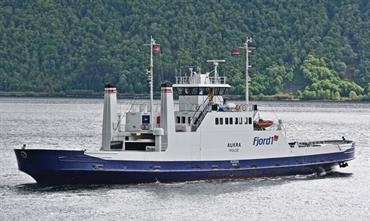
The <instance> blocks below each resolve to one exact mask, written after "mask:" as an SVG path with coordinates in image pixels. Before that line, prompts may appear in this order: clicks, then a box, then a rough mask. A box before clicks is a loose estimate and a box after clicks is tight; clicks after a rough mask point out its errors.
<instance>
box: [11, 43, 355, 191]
mask: <svg viewBox="0 0 370 221" xmlns="http://www.w3.org/2000/svg"><path fill="white" fill-rule="evenodd" d="M250 41H251V39H250V38H247V40H246V42H245V43H244V45H243V48H244V49H245V55H246V100H245V102H239V103H230V102H225V99H224V96H225V94H226V93H227V91H228V90H229V89H230V87H231V86H230V85H229V84H228V83H227V78H226V77H224V76H220V75H219V73H218V69H217V68H218V65H220V64H221V63H223V62H225V60H208V62H211V63H213V64H214V69H213V71H211V72H206V73H201V72H197V71H195V70H194V69H192V68H190V69H189V72H188V73H187V74H186V75H184V76H178V77H176V82H175V84H173V85H172V84H171V83H163V84H162V85H161V99H160V109H159V107H158V108H157V109H158V110H155V108H154V106H155V105H154V101H153V80H152V79H153V48H158V44H156V42H155V40H154V39H153V38H151V39H150V44H148V46H149V47H150V50H149V51H150V67H149V69H148V70H147V73H148V75H149V80H150V102H148V104H132V106H131V107H130V108H129V110H128V111H127V112H125V113H123V114H121V113H118V112H117V110H118V107H117V90H116V88H115V87H114V86H111V85H107V86H106V87H105V90H104V111H103V128H102V145H101V148H100V150H95V151H93V150H84V149H81V150H68V149H33V148H26V146H25V145H24V146H23V147H22V148H17V149H15V150H14V151H15V155H16V158H17V163H18V167H19V170H20V171H23V172H24V173H26V174H28V175H30V176H31V177H33V179H35V181H36V182H37V183H39V184H45V185H61V184H138V183H153V182H164V183H168V182H185V181H197V180H214V179H246V178H255V177H274V176H287V175H299V174H302V175H305V174H314V173H317V174H324V173H327V172H330V171H332V170H333V168H335V167H337V166H339V167H346V166H347V165H348V163H347V162H348V161H350V160H353V159H354V152H355V143H354V142H353V141H351V140H346V139H344V138H342V139H338V140H322V141H290V140H289V139H288V138H287V136H286V135H285V132H284V127H283V122H282V121H281V120H278V121H277V122H275V121H271V120H264V119H262V118H261V117H260V113H259V111H258V106H257V105H255V104H250V103H249V99H248V97H249V95H248V91H249V88H248V84H249V80H250V79H249V75H248V68H249V67H250V66H249V64H248V53H250V47H249V46H248V43H249V42H250ZM174 93H176V94H177V96H176V97H178V101H174Z"/></svg>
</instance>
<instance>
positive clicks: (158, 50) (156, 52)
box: [152, 44, 161, 54]
mask: <svg viewBox="0 0 370 221" xmlns="http://www.w3.org/2000/svg"><path fill="white" fill-rule="evenodd" d="M152 50H153V53H154V54H159V53H161V47H160V46H159V44H155V45H153V49H152Z"/></svg>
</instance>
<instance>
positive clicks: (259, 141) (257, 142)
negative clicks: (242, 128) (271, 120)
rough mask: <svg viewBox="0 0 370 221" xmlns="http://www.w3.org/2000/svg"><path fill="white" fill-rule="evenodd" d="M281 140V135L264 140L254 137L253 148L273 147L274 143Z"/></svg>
mask: <svg viewBox="0 0 370 221" xmlns="http://www.w3.org/2000/svg"><path fill="white" fill-rule="evenodd" d="M278 140H279V135H274V136H272V137H267V138H263V137H254V139H253V146H256V147H258V146H260V145H272V144H273V143H274V141H275V142H276V141H278Z"/></svg>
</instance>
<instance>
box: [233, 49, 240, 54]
mask: <svg viewBox="0 0 370 221" xmlns="http://www.w3.org/2000/svg"><path fill="white" fill-rule="evenodd" d="M231 55H240V50H239V49H234V50H232V51H231Z"/></svg>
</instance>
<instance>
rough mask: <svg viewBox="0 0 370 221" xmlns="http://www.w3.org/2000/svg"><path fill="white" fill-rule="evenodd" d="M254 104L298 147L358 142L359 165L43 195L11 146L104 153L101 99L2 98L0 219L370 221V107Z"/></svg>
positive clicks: (84, 188) (46, 189) (79, 188)
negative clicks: (334, 141) (307, 143)
mask: <svg viewBox="0 0 370 221" xmlns="http://www.w3.org/2000/svg"><path fill="white" fill-rule="evenodd" d="M121 102H122V103H121V104H122V105H121V110H122V111H123V110H126V109H127V106H126V105H124V103H125V101H121ZM258 104H259V105H260V109H261V110H262V113H261V116H263V117H264V118H270V119H282V120H283V123H284V126H285V129H286V133H287V136H288V137H289V138H291V139H292V140H317V139H340V138H341V136H345V137H346V138H347V139H351V140H355V141H356V144H357V149H356V159H355V160H354V161H352V162H350V163H349V167H347V168H341V169H338V172H336V173H334V174H331V175H327V176H324V177H317V176H316V175H311V176H292V177H277V178H261V179H250V180H238V181H212V182H190V183H178V184H160V183H156V184H141V185H109V186H107V185H91V186H62V187H42V186H39V185H37V184H35V181H34V180H33V179H32V178H31V177H29V176H28V175H26V174H24V173H21V172H19V171H18V169H17V165H16V159H15V156H14V153H13V148H17V147H21V146H22V144H23V143H26V144H27V146H28V147H30V148H74V149H81V148H86V149H92V150H94V149H95V150H97V149H99V146H100V142H101V125H102V110H103V101H102V100H95V99H40V98H0V220H369V219H370V172H369V171H370V163H369V156H370V104H359V103H319V102H309V103H304V102H283V103H276V102H259V103H258Z"/></svg>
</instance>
